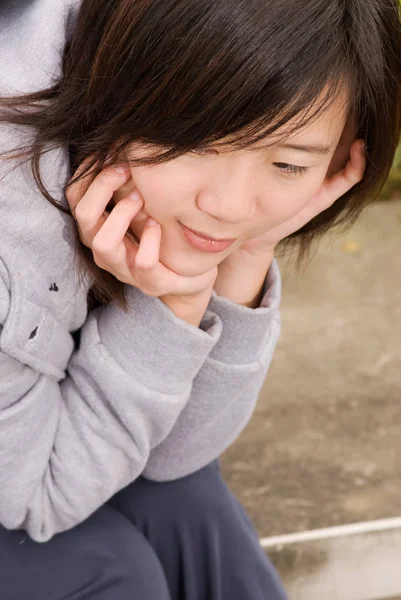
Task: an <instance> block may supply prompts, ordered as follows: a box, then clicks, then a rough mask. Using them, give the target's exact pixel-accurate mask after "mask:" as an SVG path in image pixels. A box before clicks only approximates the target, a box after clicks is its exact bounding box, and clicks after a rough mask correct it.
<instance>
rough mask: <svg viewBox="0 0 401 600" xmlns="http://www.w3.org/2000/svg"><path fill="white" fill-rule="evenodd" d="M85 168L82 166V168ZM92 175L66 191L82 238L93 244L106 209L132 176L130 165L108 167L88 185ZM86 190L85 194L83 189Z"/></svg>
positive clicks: (84, 241)
mask: <svg viewBox="0 0 401 600" xmlns="http://www.w3.org/2000/svg"><path fill="white" fill-rule="evenodd" d="M80 170H81V171H82V170H83V169H82V168H81V169H80ZM89 177H90V175H87V176H86V177H84V178H83V180H80V181H78V182H76V183H75V184H73V185H72V186H71V187H70V188H69V189H68V190H67V193H66V196H67V199H68V202H69V204H70V208H71V212H72V214H73V215H74V217H75V219H76V221H77V223H78V225H79V228H80V236H81V240H82V242H83V243H84V244H86V245H87V246H89V247H90V246H91V243H92V240H93V238H94V237H95V235H96V234H97V233H98V231H99V230H100V228H101V227H102V225H103V223H104V221H105V218H104V211H105V210H106V207H107V205H108V203H109V202H110V200H111V199H112V197H113V194H114V192H116V191H117V190H118V189H119V188H120V187H121V186H122V185H124V183H126V182H127V180H128V179H129V177H130V171H129V167H128V165H127V166H126V168H125V167H123V166H121V165H120V166H118V167H117V168H116V167H114V166H113V167H108V168H106V169H105V170H104V171H102V172H101V173H99V174H98V175H97V176H96V178H95V179H94V181H93V182H92V183H91V184H90V185H89V187H87V185H88V180H89ZM83 190H86V191H85V193H84V194H83V195H81V194H82V191H83Z"/></svg>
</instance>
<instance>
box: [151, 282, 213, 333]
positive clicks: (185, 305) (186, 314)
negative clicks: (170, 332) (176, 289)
mask: <svg viewBox="0 0 401 600" xmlns="http://www.w3.org/2000/svg"><path fill="white" fill-rule="evenodd" d="M211 294H212V290H211V289H210V290H205V291H203V292H199V293H198V294H192V295H181V296H180V295H173V294H166V295H164V296H160V300H161V301H162V302H163V303H164V304H165V305H166V306H167V307H168V308H169V309H170V310H171V311H172V312H173V313H174V314H175V316H176V317H178V318H179V319H181V320H183V321H185V322H186V323H188V324H189V325H194V326H195V327H199V325H200V323H201V321H202V319H203V317H204V314H205V312H206V309H207V307H208V304H209V301H210V297H211Z"/></svg>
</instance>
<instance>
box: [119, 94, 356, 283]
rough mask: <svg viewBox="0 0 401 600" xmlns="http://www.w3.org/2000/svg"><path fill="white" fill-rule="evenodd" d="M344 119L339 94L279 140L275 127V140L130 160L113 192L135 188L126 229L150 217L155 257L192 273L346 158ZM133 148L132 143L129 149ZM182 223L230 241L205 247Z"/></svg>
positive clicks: (290, 207) (286, 213)
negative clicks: (156, 241)
mask: <svg viewBox="0 0 401 600" xmlns="http://www.w3.org/2000/svg"><path fill="white" fill-rule="evenodd" d="M345 120H346V108H345V105H344V101H343V100H340V99H339V100H338V101H337V102H335V103H333V104H332V106H330V107H329V108H328V109H327V110H326V111H325V112H323V113H322V114H321V115H320V117H319V118H318V119H317V120H315V121H314V122H312V123H310V124H309V125H308V126H306V127H305V128H304V129H302V130H300V131H297V132H296V133H295V134H292V135H290V136H288V137H286V139H285V140H284V141H283V139H282V133H283V132H284V130H281V131H280V132H279V133H280V140H278V139H277V138H274V139H273V138H269V139H266V140H263V142H259V143H258V144H256V145H255V146H253V147H251V148H248V149H246V150H241V151H238V150H235V151H233V150H232V149H230V147H229V146H227V147H219V148H213V147H210V148H204V149H201V150H200V152H199V153H188V154H185V155H183V156H181V157H179V158H177V159H174V160H171V161H169V162H166V163H161V164H157V165H151V166H141V167H131V174H132V180H130V181H129V182H128V184H126V185H125V186H123V188H121V189H120V190H119V191H118V192H117V193H116V194H115V197H114V199H115V201H118V200H119V199H121V198H122V197H123V196H125V195H126V194H127V192H128V191H132V190H133V189H135V188H136V189H137V190H138V191H139V193H140V195H141V196H142V198H143V201H144V205H143V208H142V210H141V211H140V213H139V214H138V216H137V217H136V218H135V219H134V221H133V222H132V225H131V229H132V231H133V233H134V234H135V235H136V237H137V238H138V239H140V237H141V234H142V231H143V228H144V226H145V223H146V219H147V217H153V219H155V220H156V221H157V222H158V223H160V225H161V229H162V242H161V251H160V260H161V262H162V263H163V264H164V265H166V266H167V267H168V268H170V269H172V270H173V271H175V272H177V273H179V274H181V275H184V276H195V275H199V274H201V273H204V272H205V271H207V270H209V269H211V268H212V267H214V266H215V265H218V264H219V263H220V262H221V261H222V260H224V258H226V257H227V256H228V255H229V254H231V253H232V252H233V251H235V250H236V249H237V248H239V247H240V246H241V245H242V244H243V243H244V242H245V241H246V240H249V239H250V238H253V237H256V236H259V235H261V234H263V233H264V232H266V231H268V230H269V229H271V228H272V227H274V226H275V225H278V224H280V223H283V222H284V221H286V220H287V219H289V218H291V217H292V216H293V215H295V214H296V213H297V212H298V211H300V210H301V209H302V208H303V207H304V206H305V205H306V204H307V203H308V202H309V201H310V200H311V199H312V198H313V196H314V195H315V194H316V192H317V191H318V190H319V188H320V186H321V185H322V183H323V181H324V180H325V178H326V176H327V173H328V170H329V167H330V163H332V164H331V167H330V170H329V172H330V171H331V170H333V165H334V163H336V166H337V167H338V168H341V167H342V166H343V164H344V162H346V159H347V155H348V150H349V146H350V143H352V139H351V140H346V139H344V138H345V133H344V136H343V138H342V140H341V144H339V142H340V138H341V137H342V134H343V131H344V125H345ZM288 126H291V123H290V124H289V125H288ZM288 126H287V127H288ZM346 129H348V128H346ZM348 137H349V136H348ZM336 149H337V152H336ZM140 151H141V149H140V147H138V146H136V145H132V146H131V147H130V149H129V152H128V155H129V156H138V153H140ZM335 152H336V156H334V154H335ZM334 170H336V169H334ZM181 225H184V226H186V227H188V228H190V229H192V230H195V231H196V232H201V233H203V234H204V235H205V236H206V237H209V238H215V239H219V240H220V239H226V238H228V239H235V241H234V243H232V244H231V245H230V246H229V247H228V248H225V249H224V250H222V251H218V252H207V251H205V250H201V249H199V248H197V247H194V246H193V244H191V242H190V241H188V239H187V237H186V236H185V235H184V232H183V229H182V227H181Z"/></svg>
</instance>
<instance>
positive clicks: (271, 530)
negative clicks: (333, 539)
mask: <svg viewBox="0 0 401 600" xmlns="http://www.w3.org/2000/svg"><path fill="white" fill-rule="evenodd" d="M400 198H401V151H399V152H398V155H397V157H396V159H395V163H394V168H393V172H392V174H391V177H390V179H389V181H388V183H387V185H386V187H385V189H384V190H383V193H382V195H381V196H380V198H378V199H377V201H375V202H374V203H373V204H372V205H371V206H370V207H369V208H368V209H367V210H366V211H365V212H364V214H363V215H362V217H360V219H359V220H358V221H357V223H356V224H355V225H354V226H352V227H351V228H350V229H348V230H347V231H345V232H342V233H334V234H331V235H328V236H326V237H324V238H323V240H322V241H321V242H320V243H319V245H318V246H317V248H316V249H315V251H314V252H313V254H312V256H311V259H310V261H309V262H308V263H307V264H306V266H305V267H303V268H302V270H300V271H297V270H296V269H295V267H294V261H293V260H291V258H290V257H287V258H286V257H282V258H281V259H279V263H280V266H281V270H282V275H283V302H282V322H283V324H282V336H281V339H280V342H279V345H278V348H277V351H276V353H275V356H274V359H273V362H272V365H271V368H270V371H269V373H268V376H267V379H266V382H265V385H264V387H263V390H262V392H261V394H260V399H259V402H258V406H257V410H256V412H255V414H254V416H253V418H252V420H251V422H250V423H249V425H248V427H247V428H246V430H245V431H244V432H243V434H242V435H241V437H240V438H239V439H238V440H237V441H236V442H235V444H234V445H233V446H232V447H231V448H230V449H229V450H228V451H227V452H226V454H225V456H224V457H223V459H222V464H223V470H224V474H225V477H226V479H227V481H228V483H229V484H230V486H231V487H232V489H233V490H234V491H235V493H236V494H237V496H238V497H239V498H240V500H241V502H242V503H243V504H244V505H245V507H246V508H247V509H248V511H249V512H250V514H251V516H252V518H253V520H254V522H255V524H256V526H257V529H258V532H259V534H260V537H268V536H274V535H281V534H286V533H293V532H298V531H303V530H308V529H316V528H321V527H330V526H333V525H339V524H346V523H354V522H358V521H366V520H371V519H381V518H388V517H394V516H401V460H400V453H401V411H400V408H399V400H400V388H401V386H400V382H401V252H400V249H401V201H400Z"/></svg>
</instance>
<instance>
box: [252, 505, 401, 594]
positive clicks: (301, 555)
mask: <svg viewBox="0 0 401 600" xmlns="http://www.w3.org/2000/svg"><path fill="white" fill-rule="evenodd" d="M260 543H261V546H262V547H263V548H264V549H265V551H266V552H267V554H268V555H269V557H270V559H271V560H272V562H273V563H274V564H275V566H276V568H277V570H278V571H279V573H280V575H281V577H282V579H283V581H284V585H285V587H286V589H287V591H288V595H289V598H290V600H315V599H316V600H323V599H324V600H379V599H380V600H384V599H389V598H395V597H397V596H400V597H401V517H395V518H391V519H382V520H377V521H367V522H362V523H352V524H350V525H340V526H337V527H329V528H325V529H317V530H312V531H303V532H299V533H293V534H288V535H281V536H275V537H270V538H263V539H261V540H260Z"/></svg>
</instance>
